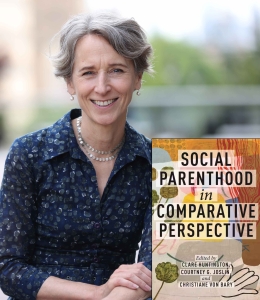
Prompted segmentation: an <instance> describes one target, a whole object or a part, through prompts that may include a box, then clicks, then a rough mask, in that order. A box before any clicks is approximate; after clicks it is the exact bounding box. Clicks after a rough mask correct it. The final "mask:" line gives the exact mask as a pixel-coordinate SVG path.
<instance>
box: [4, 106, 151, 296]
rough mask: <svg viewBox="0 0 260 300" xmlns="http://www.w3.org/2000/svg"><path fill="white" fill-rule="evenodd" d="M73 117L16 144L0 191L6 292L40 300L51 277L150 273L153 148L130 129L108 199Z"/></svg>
mask: <svg viewBox="0 0 260 300" xmlns="http://www.w3.org/2000/svg"><path fill="white" fill-rule="evenodd" d="M80 114H81V111H80V110H78V109H77V110H72V111H71V112H70V113H68V114H66V115H65V116H64V117H63V118H62V119H60V120H59V121H57V122H56V123H55V124H54V125H52V126H50V127H48V128H46V129H43V130H40V131H37V132H34V133H31V134H27V135H25V136H23V137H21V138H19V139H17V140H15V142H14V143H13V145H12V147H11V149H10V152H9V154H8V156H7V159H6V164H5V171H4V177H3V182H2V186H1V191H0V285H1V288H2V290H3V292H4V293H6V294H7V295H9V296H11V297H12V298H10V299H17V300H18V299H19V300H21V299H23V300H26V299H30V300H32V299H35V298H36V295H37V293H38V291H39V289H40V287H41V285H42V284H43V282H44V280H46V279H47V278H48V277H49V276H57V277H60V278H63V279H68V280H74V281H81V282H86V283H90V284H96V285H100V284H103V283H105V282H106V281H107V280H108V278H109V277H110V275H111V274H112V273H113V271H114V270H115V269H116V268H118V267H119V265H121V264H132V263H134V260H135V253H136V250H137V249H138V243H139V241H140V240H141V247H140V251H139V259H138V260H139V261H143V262H144V264H145V265H146V266H147V267H148V268H149V269H151V183H150V180H151V143H150V140H148V139H147V138H145V137H144V136H143V135H141V134H138V133H137V132H136V131H135V130H134V129H133V128H131V127H130V126H129V125H128V124H127V123H126V127H125V133H126V139H125V143H124V145H123V147H122V149H121V151H120V153H119V155H118V157H117V159H116V162H115V165H114V169H113V171H112V173H111V175H110V177H109V180H108V183H107V185H106V187H105V190H104V193H103V195H102V198H101V199H100V196H99V192H98V187H97V180H96V174H95V170H94V168H93V165H92V164H91V162H90V161H89V159H88V158H87V157H86V156H85V154H84V153H83V152H82V151H81V149H80V147H79V146H78V144H77V140H76V138H75V135H74V132H73V129H72V125H71V119H74V118H76V117H78V116H80Z"/></svg>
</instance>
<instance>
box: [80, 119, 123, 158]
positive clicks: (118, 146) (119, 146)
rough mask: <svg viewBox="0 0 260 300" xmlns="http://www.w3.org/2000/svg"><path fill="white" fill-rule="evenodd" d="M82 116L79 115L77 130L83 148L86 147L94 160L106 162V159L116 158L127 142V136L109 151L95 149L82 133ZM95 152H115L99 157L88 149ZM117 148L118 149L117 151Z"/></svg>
mask: <svg viewBox="0 0 260 300" xmlns="http://www.w3.org/2000/svg"><path fill="white" fill-rule="evenodd" d="M80 126H81V117H78V118H77V130H78V142H79V144H80V146H81V147H82V148H84V149H85V151H86V153H87V154H88V155H89V157H90V158H91V159H93V160H96V161H101V162H106V161H110V160H112V159H115V158H116V155H117V154H118V152H119V151H120V149H121V148H122V146H123V144H124V142H125V137H124V138H123V140H122V141H121V142H120V143H119V144H118V145H117V146H116V147H115V148H113V149H112V150H109V151H101V150H96V149H94V148H93V147H92V146H91V145H89V144H88V143H87V142H86V141H84V139H83V137H82V135H81V127H80ZM87 148H88V149H89V150H90V151H92V152H94V153H98V154H100V155H106V154H112V153H114V154H113V155H111V156H109V157H103V158H101V157H97V156H95V155H94V154H92V153H90V152H89V151H88V149H87ZM116 150H117V151H116Z"/></svg>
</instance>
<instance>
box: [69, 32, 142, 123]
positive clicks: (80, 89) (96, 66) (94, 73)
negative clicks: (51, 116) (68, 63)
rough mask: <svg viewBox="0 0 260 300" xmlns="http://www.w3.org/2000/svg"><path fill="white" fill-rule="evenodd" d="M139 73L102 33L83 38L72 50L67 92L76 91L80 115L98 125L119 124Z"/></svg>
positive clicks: (140, 76)
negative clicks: (72, 62)
mask: <svg viewBox="0 0 260 300" xmlns="http://www.w3.org/2000/svg"><path fill="white" fill-rule="evenodd" d="M141 78H142V75H141V74H139V75H138V74H136V72H135V70H134V66H133V62H132V61H131V60H129V59H126V58H124V57H123V56H121V55H119V54H118V53H117V52H116V51H115V50H114V48H113V47H112V46H111V45H110V44H109V43H108V42H107V41H106V40H105V39H104V38H103V37H101V36H98V35H86V36H84V37H82V38H81V39H80V40H79V41H78V43H77V45H76V49H75V58H74V66H73V73H72V78H71V80H69V81H67V86H68V92H69V93H70V94H76V95H77V98H78V101H79V105H80V107H81V109H82V118H83V120H84V118H86V117H87V118H88V120H90V121H91V122H95V123H98V124H100V125H111V124H118V125H119V124H122V123H120V122H123V123H124V122H125V120H126V114H127V108H128V105H129V103H130V102H131V99H132V93H133V91H134V90H138V89H140V87H141Z"/></svg>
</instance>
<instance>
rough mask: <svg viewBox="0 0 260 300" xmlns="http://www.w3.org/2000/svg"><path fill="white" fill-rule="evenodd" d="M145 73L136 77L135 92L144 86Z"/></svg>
mask: <svg viewBox="0 0 260 300" xmlns="http://www.w3.org/2000/svg"><path fill="white" fill-rule="evenodd" d="M142 78H143V72H141V73H138V74H137V77H136V83H135V90H140V88H141V86H142Z"/></svg>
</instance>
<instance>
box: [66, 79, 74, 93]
mask: <svg viewBox="0 0 260 300" xmlns="http://www.w3.org/2000/svg"><path fill="white" fill-rule="evenodd" d="M65 81H66V84H67V91H68V93H69V94H71V95H75V88H74V84H73V82H72V79H71V78H66V79H65Z"/></svg>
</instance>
